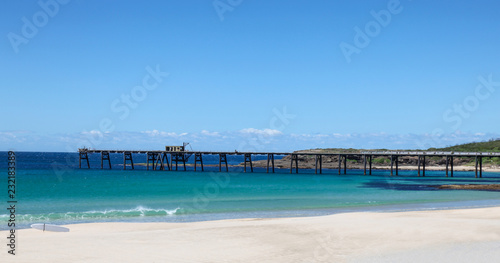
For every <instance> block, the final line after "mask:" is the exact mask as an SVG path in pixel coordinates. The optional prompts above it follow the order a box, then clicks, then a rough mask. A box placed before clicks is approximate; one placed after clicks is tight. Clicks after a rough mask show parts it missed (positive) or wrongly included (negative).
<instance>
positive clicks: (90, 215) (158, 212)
mask: <svg viewBox="0 0 500 263" xmlns="http://www.w3.org/2000/svg"><path fill="white" fill-rule="evenodd" d="M180 209H181V208H180V207H177V208H175V209H161V208H160V209H153V208H148V207H144V206H137V207H135V208H133V209H123V210H120V209H108V210H101V211H97V210H93V211H85V212H66V213H49V214H45V215H30V214H25V215H19V219H21V221H28V222H34V221H40V220H54V219H55V220H59V219H65V220H75V219H77V220H78V219H82V220H83V219H102V218H120V217H129V218H130V217H137V216H140V217H145V216H173V215H175V214H176V213H177V212H178V211H179V210H180ZM6 216H7V215H0V218H1V217H6Z"/></svg>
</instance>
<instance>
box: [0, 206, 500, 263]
mask: <svg viewBox="0 0 500 263" xmlns="http://www.w3.org/2000/svg"><path fill="white" fill-rule="evenodd" d="M499 218H500V206H495V207H488V208H471V209H453V210H434V211H432V210H431V211H409V212H353V213H340V214H333V215H326V216H313V217H290V218H246V219H230V220H218V221H204V222H192V223H88V224H73V225H66V227H68V228H70V232H69V233H54V232H42V231H38V230H34V229H22V230H19V239H18V244H19V251H18V254H17V255H16V256H14V257H13V256H11V255H9V254H7V252H4V253H1V254H0V259H2V262H3V261H4V260H3V259H4V258H5V260H8V262H56V263H57V262H83V261H86V262H88V261H100V262H110V261H120V262H151V261H160V262H161V261H168V262H220V261H226V262H386V261H388V260H390V259H394V258H399V257H402V258H407V256H408V255H413V254H415V253H418V255H419V257H424V258H427V257H428V258H429V259H432V258H433V257H435V256H436V254H435V252H436V251H435V250H436V248H439V251H440V253H444V254H445V255H444V256H446V257H444V259H450V258H452V257H453V256H454V255H455V256H456V254H457V253H458V254H461V255H463V257H461V259H462V260H464V259H467V261H473V260H476V262H477V259H481V258H483V257H484V258H495V257H498V256H500V251H499V250H498V249H496V250H492V249H491V247H492V246H493V247H498V246H499V245H500V224H499V223H498V219H499ZM0 233H1V235H3V236H5V235H6V234H7V231H0ZM472 247H473V248H474V249H471V248H472ZM444 248H446V249H444ZM464 248H466V250H467V251H463V249H464ZM90 251H91V253H89V252H90ZM195 251H196V253H193V252H195ZM465 252H467V253H465ZM464 257H466V258H464ZM374 260H376V261H374ZM455 261H456V260H455ZM419 262H420V261H419ZM422 262H423V261H422ZM439 262H443V261H439ZM447 262H453V261H452V260H450V261H447Z"/></svg>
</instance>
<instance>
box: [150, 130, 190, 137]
mask: <svg viewBox="0 0 500 263" xmlns="http://www.w3.org/2000/svg"><path fill="white" fill-rule="evenodd" d="M142 133H145V134H147V135H149V136H152V137H159V136H161V137H177V136H178V135H177V134H176V133H175V132H164V131H159V130H152V131H143V132H142ZM179 136H182V134H181V135H179Z"/></svg>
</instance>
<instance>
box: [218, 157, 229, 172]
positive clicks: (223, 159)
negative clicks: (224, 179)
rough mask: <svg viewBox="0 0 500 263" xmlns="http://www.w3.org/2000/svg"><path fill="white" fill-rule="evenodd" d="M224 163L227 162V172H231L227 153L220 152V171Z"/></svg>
mask: <svg viewBox="0 0 500 263" xmlns="http://www.w3.org/2000/svg"><path fill="white" fill-rule="evenodd" d="M222 163H224V164H226V172H229V168H228V167H227V155H226V154H225V153H219V172H221V171H222Z"/></svg>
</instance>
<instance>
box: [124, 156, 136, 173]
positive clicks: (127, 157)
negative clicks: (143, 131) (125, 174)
mask: <svg viewBox="0 0 500 263" xmlns="http://www.w3.org/2000/svg"><path fill="white" fill-rule="evenodd" d="M127 161H129V162H130V166H131V167H132V170H134V160H133V159H132V153H131V152H124V153H123V170H125V169H127Z"/></svg>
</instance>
